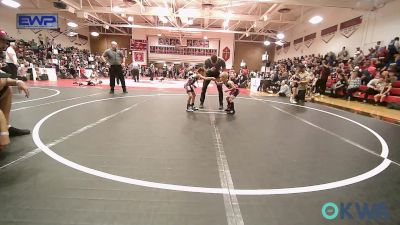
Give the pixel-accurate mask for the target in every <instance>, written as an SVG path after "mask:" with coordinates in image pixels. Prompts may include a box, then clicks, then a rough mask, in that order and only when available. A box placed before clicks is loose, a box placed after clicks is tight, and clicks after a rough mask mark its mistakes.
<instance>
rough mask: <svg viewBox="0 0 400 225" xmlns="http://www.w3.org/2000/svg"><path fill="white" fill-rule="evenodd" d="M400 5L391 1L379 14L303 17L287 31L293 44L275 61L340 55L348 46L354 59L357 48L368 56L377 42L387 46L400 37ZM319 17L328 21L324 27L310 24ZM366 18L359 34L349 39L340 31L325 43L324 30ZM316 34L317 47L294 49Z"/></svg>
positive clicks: (323, 12) (324, 12)
mask: <svg viewBox="0 0 400 225" xmlns="http://www.w3.org/2000/svg"><path fill="white" fill-rule="evenodd" d="M399 9H400V1H391V2H389V3H387V4H386V5H385V6H384V7H382V8H380V9H377V10H375V11H370V12H369V11H359V10H352V9H338V8H320V9H314V10H312V11H310V12H308V13H305V14H304V16H303V22H300V23H299V24H297V25H294V27H293V28H292V29H290V30H289V31H286V32H285V34H286V38H285V40H286V41H290V42H291V45H290V48H289V49H288V51H287V52H286V53H285V52H284V51H281V52H280V53H279V54H278V52H277V53H276V54H275V59H276V60H279V59H282V58H292V57H297V56H302V55H309V54H325V53H327V52H329V51H333V52H335V53H336V54H337V53H338V52H339V51H340V50H341V49H342V47H343V46H346V48H347V50H349V53H350V55H354V53H355V49H356V47H361V49H363V51H364V52H368V48H370V47H372V46H375V44H376V42H377V41H382V44H383V45H387V44H388V43H389V42H390V40H392V39H393V38H394V37H398V36H400V22H399V21H400V13H399ZM315 15H320V16H322V17H323V18H324V20H323V21H322V22H321V23H320V24H316V25H313V24H310V23H309V22H308V20H309V19H310V18H311V17H312V16H315ZM358 16H362V17H363V22H362V24H361V26H360V27H359V28H358V30H356V31H355V33H354V34H353V35H352V36H350V37H349V38H346V37H345V36H343V35H342V34H341V33H340V30H339V28H338V31H337V32H336V34H335V36H334V37H333V38H332V39H331V40H330V41H329V42H328V43H325V42H324V41H323V40H322V39H321V30H323V29H325V28H328V27H331V26H333V25H336V24H337V25H339V24H340V23H342V22H345V21H347V20H350V19H353V18H355V17H358ZM314 32H316V33H317V37H316V39H315V40H314V42H313V44H312V45H311V46H310V47H309V48H307V47H306V46H305V45H304V43H303V44H302V45H301V47H300V48H299V49H298V50H296V49H295V48H294V46H293V40H295V39H298V38H301V37H304V36H306V35H309V34H312V33H314Z"/></svg>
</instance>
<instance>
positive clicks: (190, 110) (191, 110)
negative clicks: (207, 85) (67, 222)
mask: <svg viewBox="0 0 400 225" xmlns="http://www.w3.org/2000/svg"><path fill="white" fill-rule="evenodd" d="M186 112H194V110H193V108H192V107H189V108H187V109H186Z"/></svg>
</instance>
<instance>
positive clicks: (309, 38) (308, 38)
mask: <svg viewBox="0 0 400 225" xmlns="http://www.w3.org/2000/svg"><path fill="white" fill-rule="evenodd" d="M316 37H317V33H313V34H310V35H307V36H305V37H304V45H305V46H307V48H310V46H311V45H312V44H313V43H314V40H315V38H316Z"/></svg>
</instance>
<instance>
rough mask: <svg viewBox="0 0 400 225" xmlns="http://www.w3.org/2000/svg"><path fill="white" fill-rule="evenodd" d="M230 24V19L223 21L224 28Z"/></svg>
mask: <svg viewBox="0 0 400 225" xmlns="http://www.w3.org/2000/svg"><path fill="white" fill-rule="evenodd" d="M228 25H229V20H225V21H224V22H223V23H222V26H224V28H227V27H228Z"/></svg>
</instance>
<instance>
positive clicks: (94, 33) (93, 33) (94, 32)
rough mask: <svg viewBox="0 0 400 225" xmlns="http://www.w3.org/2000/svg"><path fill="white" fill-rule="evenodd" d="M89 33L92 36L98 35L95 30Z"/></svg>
mask: <svg viewBox="0 0 400 225" xmlns="http://www.w3.org/2000/svg"><path fill="white" fill-rule="evenodd" d="M90 35H92V36H93V37H98V36H99V33H98V32H96V31H93V32H92V33H90Z"/></svg>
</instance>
